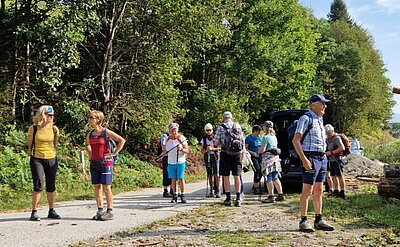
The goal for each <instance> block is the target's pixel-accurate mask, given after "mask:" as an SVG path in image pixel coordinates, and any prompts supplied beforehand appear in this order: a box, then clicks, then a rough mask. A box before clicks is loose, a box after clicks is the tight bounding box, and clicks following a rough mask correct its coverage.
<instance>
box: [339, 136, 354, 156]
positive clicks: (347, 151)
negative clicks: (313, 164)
mask: <svg viewBox="0 0 400 247" xmlns="http://www.w3.org/2000/svg"><path fill="white" fill-rule="evenodd" d="M337 135H339V136H340V139H342V142H343V145H344V150H343V155H349V154H350V153H351V143H350V140H349V138H348V137H347V136H346V135H345V134H337Z"/></svg>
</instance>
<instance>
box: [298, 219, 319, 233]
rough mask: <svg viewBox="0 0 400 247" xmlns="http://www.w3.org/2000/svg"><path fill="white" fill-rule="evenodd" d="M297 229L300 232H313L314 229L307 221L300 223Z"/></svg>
mask: <svg viewBox="0 0 400 247" xmlns="http://www.w3.org/2000/svg"><path fill="white" fill-rule="evenodd" d="M299 228H300V231H301V232H315V229H314V228H313V227H312V226H311V225H310V223H308V221H306V220H305V221H303V222H300V224H299Z"/></svg>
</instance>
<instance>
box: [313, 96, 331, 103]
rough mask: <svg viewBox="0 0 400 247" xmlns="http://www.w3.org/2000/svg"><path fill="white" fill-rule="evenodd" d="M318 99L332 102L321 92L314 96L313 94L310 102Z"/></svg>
mask: <svg viewBox="0 0 400 247" xmlns="http://www.w3.org/2000/svg"><path fill="white" fill-rule="evenodd" d="M317 101H321V102H323V103H328V102H331V101H330V100H328V99H326V98H325V97H324V96H323V95H321V94H314V95H313V96H311V98H310V103H315V102H317Z"/></svg>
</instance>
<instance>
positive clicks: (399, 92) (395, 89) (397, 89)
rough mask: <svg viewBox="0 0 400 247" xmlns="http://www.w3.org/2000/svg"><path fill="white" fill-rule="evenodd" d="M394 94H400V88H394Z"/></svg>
mask: <svg viewBox="0 0 400 247" xmlns="http://www.w3.org/2000/svg"><path fill="white" fill-rule="evenodd" d="M392 92H393V93H395V94H400V87H393V88H392Z"/></svg>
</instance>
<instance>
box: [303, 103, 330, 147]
mask: <svg viewBox="0 0 400 247" xmlns="http://www.w3.org/2000/svg"><path fill="white" fill-rule="evenodd" d="M306 114H308V115H310V116H311V119H310V117H309V116H307V115H306ZM306 114H304V115H303V116H301V117H300V119H299V122H298V123H297V128H296V133H300V134H301V135H303V134H304V132H305V131H306V130H307V128H308V125H309V123H310V121H312V125H313V127H312V128H311V130H310V131H309V132H308V134H307V135H306V137H305V139H304V141H303V144H302V145H301V147H302V148H303V152H304V151H305V152H307V151H309V152H325V150H326V133H325V129H324V122H323V118H322V116H321V117H320V116H318V115H317V114H315V113H314V112H313V111H312V110H309V111H308V112H307V113H306Z"/></svg>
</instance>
